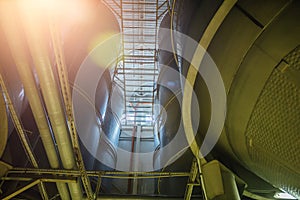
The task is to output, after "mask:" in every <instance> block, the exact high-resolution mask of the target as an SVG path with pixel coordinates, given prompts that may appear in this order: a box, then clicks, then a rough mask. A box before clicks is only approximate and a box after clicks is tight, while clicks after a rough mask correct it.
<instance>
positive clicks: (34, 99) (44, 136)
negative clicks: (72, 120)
mask: <svg viewBox="0 0 300 200" xmlns="http://www.w3.org/2000/svg"><path fill="white" fill-rule="evenodd" d="M0 7H1V8H6V9H7V7H5V6H0ZM1 13H3V14H2V15H1V19H2V20H1V24H2V26H3V27H4V32H5V35H6V37H7V41H8V43H9V47H10V50H11V54H12V56H13V59H14V61H15V64H16V67H17V71H18V74H19V76H20V79H21V81H22V83H23V85H24V90H25V93H26V97H27V98H28V101H29V104H30V107H31V110H32V113H33V116H34V119H35V121H36V124H37V127H38V130H39V133H40V136H41V140H42V142H43V146H44V148H45V151H46V155H47V158H48V160H49V164H50V166H51V168H54V169H57V168H59V158H58V156H57V152H56V149H55V146H54V143H53V139H52V135H51V133H50V130H49V124H48V121H47V119H46V116H45V111H44V107H43V105H42V103H41V99H40V96H39V91H38V89H37V86H36V83H35V78H34V75H33V73H32V71H31V68H30V64H29V63H30V62H29V58H28V57H27V55H26V53H25V52H26V50H25V49H26V48H25V44H24V42H23V41H22V40H21V37H20V35H19V33H21V32H22V31H20V30H19V29H20V28H19V27H18V26H11V23H12V22H14V23H17V19H16V15H15V12H7V10H6V11H3V12H1ZM56 185H57V189H58V191H59V194H60V196H61V198H62V199H65V200H68V199H70V197H69V192H68V189H67V187H66V185H65V184H64V183H57V184H56Z"/></svg>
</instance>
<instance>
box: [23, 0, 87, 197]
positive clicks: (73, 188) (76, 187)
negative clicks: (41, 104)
mask: <svg viewBox="0 0 300 200" xmlns="http://www.w3.org/2000/svg"><path fill="white" fill-rule="evenodd" d="M26 6H27V5H26V2H25V3H24V4H22V10H21V14H22V16H21V17H22V20H23V25H24V27H26V29H25V33H26V36H27V40H28V43H29V44H30V45H29V49H30V52H31V55H32V58H33V61H34V65H35V67H36V71H37V74H38V77H39V80H40V85H41V90H42V94H43V97H44V101H45V105H46V109H47V111H48V115H49V118H50V122H51V125H52V129H53V132H54V135H55V139H56V141H57V146H58V151H59V154H60V157H61V161H62V165H63V167H64V168H65V169H73V168H74V167H75V159H74V154H73V150H72V145H71V141H70V137H69V134H68V131H67V130H68V129H67V126H66V119H65V115H64V110H63V107H62V104H61V98H60V94H59V90H58V86H57V83H56V80H55V76H54V73H53V71H52V66H51V62H50V59H49V56H48V52H47V46H46V43H45V40H44V38H43V36H44V35H43V32H42V31H41V26H42V25H43V22H44V21H43V20H41V17H42V16H43V15H42V14H41V13H40V15H39V13H38V12H41V11H39V10H34V11H32V10H30V9H26V8H27V7H26ZM68 186H69V190H70V193H71V197H72V199H76V200H77V199H82V191H81V188H80V184H79V183H68Z"/></svg>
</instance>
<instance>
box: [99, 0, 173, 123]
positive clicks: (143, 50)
mask: <svg viewBox="0 0 300 200" xmlns="http://www.w3.org/2000/svg"><path fill="white" fill-rule="evenodd" d="M105 3H106V4H107V5H108V6H109V7H110V9H111V10H112V11H113V13H114V14H115V15H116V16H117V18H118V20H119V23H120V26H121V31H122V53H123V55H122V56H121V59H120V63H119V64H118V65H117V67H116V74H115V78H114V81H115V82H116V83H117V84H119V85H121V86H122V88H123V89H124V106H125V113H124V118H123V120H122V125H124V126H133V125H139V126H153V125H154V97H155V94H156V82H157V76H158V68H157V59H156V56H157V46H158V44H157V30H158V26H159V24H160V21H161V19H162V16H163V15H164V14H165V13H166V11H167V5H168V1H163V0H105Z"/></svg>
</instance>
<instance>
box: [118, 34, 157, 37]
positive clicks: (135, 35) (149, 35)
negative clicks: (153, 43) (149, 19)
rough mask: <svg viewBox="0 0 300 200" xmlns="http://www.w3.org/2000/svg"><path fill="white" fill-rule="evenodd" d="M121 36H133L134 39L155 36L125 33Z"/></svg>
mask: <svg viewBox="0 0 300 200" xmlns="http://www.w3.org/2000/svg"><path fill="white" fill-rule="evenodd" d="M123 35H124V36H133V37H135V36H143V37H144V36H145V37H155V35H153V34H127V33H124V34H123Z"/></svg>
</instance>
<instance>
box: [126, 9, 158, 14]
mask: <svg viewBox="0 0 300 200" xmlns="http://www.w3.org/2000/svg"><path fill="white" fill-rule="evenodd" d="M123 12H124V13H139V14H144V13H150V14H151V13H153V14H156V11H146V10H144V11H139V10H125V9H123Z"/></svg>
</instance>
